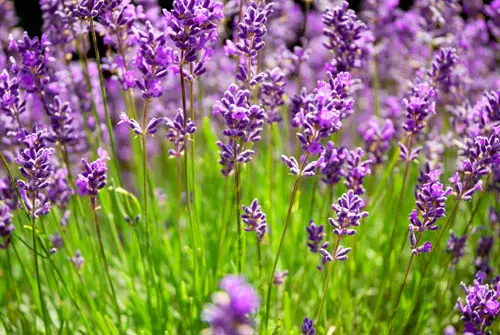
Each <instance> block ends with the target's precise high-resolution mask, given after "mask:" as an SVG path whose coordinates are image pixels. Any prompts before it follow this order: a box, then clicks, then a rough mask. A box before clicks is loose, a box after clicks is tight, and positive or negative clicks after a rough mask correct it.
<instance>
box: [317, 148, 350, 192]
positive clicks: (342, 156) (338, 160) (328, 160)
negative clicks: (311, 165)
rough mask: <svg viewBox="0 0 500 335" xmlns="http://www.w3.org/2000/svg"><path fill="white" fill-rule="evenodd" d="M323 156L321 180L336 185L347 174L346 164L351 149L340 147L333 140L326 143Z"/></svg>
mask: <svg viewBox="0 0 500 335" xmlns="http://www.w3.org/2000/svg"><path fill="white" fill-rule="evenodd" d="M321 156H322V157H323V159H322V161H321V165H320V173H321V175H322V177H321V180H322V181H323V182H324V183H325V184H328V185H335V184H337V183H338V182H340V179H341V178H342V177H343V176H345V170H344V165H345V163H346V161H347V157H348V156H349V150H347V149H346V148H343V147H340V148H337V147H335V145H334V144H333V142H330V141H329V142H328V143H327V144H326V145H325V148H324V150H323V153H322V154H321Z"/></svg>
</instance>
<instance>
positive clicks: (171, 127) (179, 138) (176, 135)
mask: <svg viewBox="0 0 500 335" xmlns="http://www.w3.org/2000/svg"><path fill="white" fill-rule="evenodd" d="M165 121H166V124H167V129H168V131H167V134H166V137H167V139H168V140H169V141H170V142H172V143H173V144H174V146H175V148H174V149H170V150H169V151H168V153H169V155H170V156H171V157H180V156H181V155H182V154H183V152H184V148H185V146H186V141H188V140H189V136H191V135H192V134H194V133H195V131H196V125H195V123H194V122H193V121H192V120H191V119H187V120H186V122H184V114H183V113H182V110H181V109H179V110H177V113H175V116H174V118H173V119H166V120H165Z"/></svg>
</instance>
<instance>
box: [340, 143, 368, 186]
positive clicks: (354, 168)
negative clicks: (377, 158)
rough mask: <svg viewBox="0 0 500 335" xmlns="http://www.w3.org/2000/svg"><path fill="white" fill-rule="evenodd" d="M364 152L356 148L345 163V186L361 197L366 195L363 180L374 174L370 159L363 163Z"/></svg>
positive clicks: (348, 155) (349, 153) (350, 152)
mask: <svg viewBox="0 0 500 335" xmlns="http://www.w3.org/2000/svg"><path fill="white" fill-rule="evenodd" d="M364 154H365V153H364V151H363V149H361V148H356V149H354V150H352V151H349V152H348V154H347V157H346V161H345V182H344V185H345V187H347V188H348V189H350V190H353V191H354V193H355V194H357V195H361V194H364V193H365V188H364V187H363V180H364V178H365V176H367V175H369V174H371V173H372V171H371V169H370V164H372V161H371V160H370V159H368V160H365V161H363V160H362V158H363V156H364Z"/></svg>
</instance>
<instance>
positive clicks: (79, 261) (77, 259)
mask: <svg viewBox="0 0 500 335" xmlns="http://www.w3.org/2000/svg"><path fill="white" fill-rule="evenodd" d="M71 261H72V262H73V265H74V266H75V268H76V270H77V271H80V270H81V268H82V266H83V263H85V258H83V256H82V252H81V251H80V250H77V251H76V252H75V256H73V258H71Z"/></svg>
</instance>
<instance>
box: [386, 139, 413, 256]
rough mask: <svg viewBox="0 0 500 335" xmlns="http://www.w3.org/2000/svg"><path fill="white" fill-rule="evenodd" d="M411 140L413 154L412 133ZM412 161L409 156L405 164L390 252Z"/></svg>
mask: <svg viewBox="0 0 500 335" xmlns="http://www.w3.org/2000/svg"><path fill="white" fill-rule="evenodd" d="M409 142H410V144H409V145H408V152H409V154H410V155H411V149H412V144H413V136H412V135H410V139H409ZM410 163H411V160H410V159H409V158H408V159H407V160H406V165H405V172H404V176H403V184H402V185H401V191H400V193H399V198H398V202H397V205H396V211H395V212H394V222H393V224H392V232H391V239H390V242H389V252H390V251H391V250H392V247H393V246H394V238H395V237H396V226H397V223H398V217H399V211H400V209H401V203H402V202H403V196H404V193H405V189H406V180H407V179H408V171H409V169H410Z"/></svg>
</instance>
